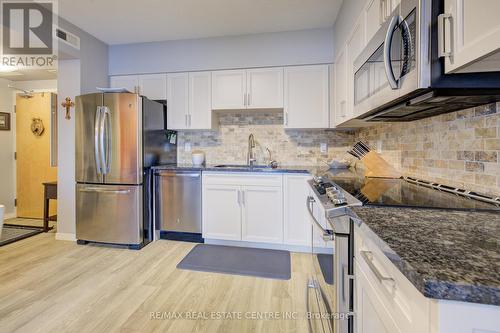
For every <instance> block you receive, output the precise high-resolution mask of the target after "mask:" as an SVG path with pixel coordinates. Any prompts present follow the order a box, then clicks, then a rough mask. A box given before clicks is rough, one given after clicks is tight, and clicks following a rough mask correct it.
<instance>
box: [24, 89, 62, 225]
mask: <svg viewBox="0 0 500 333" xmlns="http://www.w3.org/2000/svg"><path fill="white" fill-rule="evenodd" d="M56 101H57V96H56V94H54V93H50V92H38V93H34V92H27V93H20V94H17V95H16V206H17V217H18V218H28V219H43V215H44V186H43V184H44V183H47V182H54V181H57V166H56V165H57V156H55V158H54V156H53V155H54V150H53V147H54V144H57V141H56V142H55V143H54V140H57V137H55V138H54V135H53V133H54V132H53V131H52V130H53V128H52V126H57V124H56V123H54V119H53V118H51V116H52V110H54V107H56V106H57V102H56ZM56 211H57V209H56V205H55V203H54V204H51V205H50V209H49V216H53V215H56Z"/></svg>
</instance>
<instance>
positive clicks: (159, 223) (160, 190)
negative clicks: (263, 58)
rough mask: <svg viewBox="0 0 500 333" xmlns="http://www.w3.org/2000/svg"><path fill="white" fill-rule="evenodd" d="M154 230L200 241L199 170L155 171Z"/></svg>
mask: <svg viewBox="0 0 500 333" xmlns="http://www.w3.org/2000/svg"><path fill="white" fill-rule="evenodd" d="M155 183H156V200H155V212H156V214H155V215H156V229H157V230H160V238H164V239H174V240H183V241H191V242H203V239H202V238H201V172H200V171H184V170H158V171H157V172H156V173H155Z"/></svg>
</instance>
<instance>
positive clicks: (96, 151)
mask: <svg viewBox="0 0 500 333" xmlns="http://www.w3.org/2000/svg"><path fill="white" fill-rule="evenodd" d="M101 113H102V112H101V107H100V106H98V107H97V109H96V111H95V118H94V157H95V167H96V170H97V173H98V174H102V168H101V159H100V155H99V149H100V148H99V142H100V141H99V139H100V133H99V130H100V128H101V127H100V125H101Z"/></svg>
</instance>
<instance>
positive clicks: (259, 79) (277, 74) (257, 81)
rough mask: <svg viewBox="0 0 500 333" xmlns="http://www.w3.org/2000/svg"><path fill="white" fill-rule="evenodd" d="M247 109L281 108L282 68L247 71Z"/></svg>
mask: <svg viewBox="0 0 500 333" xmlns="http://www.w3.org/2000/svg"><path fill="white" fill-rule="evenodd" d="M246 72H247V97H246V98H247V101H246V102H247V103H246V104H247V108H249V109H261V108H266V109H269V108H283V68H281V67H280V68H258V69H248V70H247V71H246Z"/></svg>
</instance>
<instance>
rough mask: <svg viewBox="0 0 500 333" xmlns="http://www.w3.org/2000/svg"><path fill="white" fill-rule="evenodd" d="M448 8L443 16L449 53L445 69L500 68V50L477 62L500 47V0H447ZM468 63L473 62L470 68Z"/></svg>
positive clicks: (443, 38)
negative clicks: (481, 61) (499, 14)
mask: <svg viewBox="0 0 500 333" xmlns="http://www.w3.org/2000/svg"><path fill="white" fill-rule="evenodd" d="M444 11H445V15H441V16H440V17H439V20H440V21H441V22H439V23H442V24H440V26H441V27H442V30H441V31H439V38H440V39H439V40H440V41H441V42H442V43H441V45H442V49H443V50H442V52H444V54H443V55H444V56H445V72H446V73H453V72H460V70H462V69H463V71H464V72H467V71H472V72H489V71H499V69H500V56H499V55H498V54H495V55H493V56H492V57H490V58H488V59H486V60H485V61H484V63H482V64H474V63H475V62H476V61H478V60H482V58H484V57H487V56H489V55H492V54H494V53H498V52H499V51H500V21H499V20H498V13H499V12H500V1H498V0H445V9H444ZM468 65H472V66H471V68H470V69H468V68H467V66H468ZM464 67H465V68H464Z"/></svg>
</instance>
